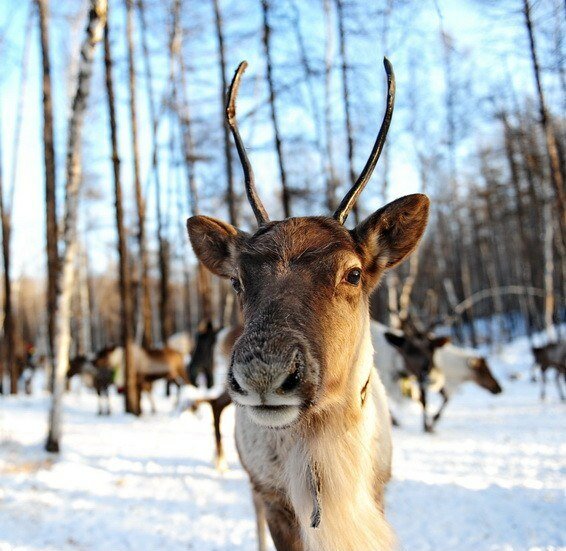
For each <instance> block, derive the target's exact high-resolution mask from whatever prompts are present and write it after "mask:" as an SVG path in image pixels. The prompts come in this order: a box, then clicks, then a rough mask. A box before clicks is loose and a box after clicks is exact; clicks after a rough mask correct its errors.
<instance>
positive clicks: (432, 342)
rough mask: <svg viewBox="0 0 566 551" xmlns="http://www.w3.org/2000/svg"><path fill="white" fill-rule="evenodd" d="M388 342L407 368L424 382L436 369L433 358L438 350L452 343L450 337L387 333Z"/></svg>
mask: <svg viewBox="0 0 566 551" xmlns="http://www.w3.org/2000/svg"><path fill="white" fill-rule="evenodd" d="M385 339H386V340H387V342H388V343H389V344H390V345H391V346H394V347H395V348H396V349H397V350H398V351H399V353H400V354H401V356H402V357H403V360H404V361H405V368H406V369H407V371H408V372H409V373H410V374H411V375H414V376H415V377H416V378H417V379H418V380H419V381H424V380H425V379H426V377H427V376H428V374H429V373H430V371H431V369H432V368H433V367H434V362H433V356H434V351H435V350H436V349H437V348H441V347H442V346H444V345H445V344H446V343H448V342H449V341H450V339H449V338H448V337H428V336H427V335H424V334H423V335H421V334H416V333H412V334H404V335H398V334H396V333H390V332H387V333H385Z"/></svg>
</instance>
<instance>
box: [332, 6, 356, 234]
mask: <svg viewBox="0 0 566 551" xmlns="http://www.w3.org/2000/svg"><path fill="white" fill-rule="evenodd" d="M336 10H337V13H338V39H339V43H340V58H341V70H342V100H343V102H344V117H345V124H346V142H347V144H348V176H349V178H350V185H354V183H355V182H356V180H357V176H356V171H355V169H354V129H353V127H352V106H351V104H350V89H349V85H348V83H349V76H348V70H349V67H348V57H347V53H346V31H345V28H344V2H343V0H336ZM354 220H355V222H356V224H359V222H360V214H359V210H358V206H357V205H355V206H354Z"/></svg>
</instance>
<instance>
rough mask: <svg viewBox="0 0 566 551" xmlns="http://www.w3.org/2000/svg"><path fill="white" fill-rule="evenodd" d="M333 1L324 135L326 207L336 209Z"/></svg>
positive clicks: (327, 11) (327, 13)
mask: <svg viewBox="0 0 566 551" xmlns="http://www.w3.org/2000/svg"><path fill="white" fill-rule="evenodd" d="M330 2H331V0H324V5H323V6H324V27H325V33H324V134H325V142H326V207H327V208H328V211H329V212H331V213H332V212H334V210H335V209H336V207H337V206H338V205H337V201H336V187H337V185H338V176H337V175H336V166H335V163H334V139H333V132H332V109H331V106H332V101H331V99H332V98H331V96H332V67H333V62H334V25H333V24H332V7H331V3H330Z"/></svg>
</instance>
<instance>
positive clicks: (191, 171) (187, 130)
mask: <svg viewBox="0 0 566 551" xmlns="http://www.w3.org/2000/svg"><path fill="white" fill-rule="evenodd" d="M180 10H181V0H174V8H173V24H172V30H171V40H170V56H171V60H170V63H171V70H170V71H171V81H172V82H173V89H172V95H173V100H172V101H173V105H176V103H177V99H176V95H177V87H176V84H175V77H174V70H173V63H174V59H175V57H178V61H179V77H180V81H181V83H180V84H181V86H180V88H181V90H180V91H181V98H180V104H181V105H180V106H179V109H178V110H179V112H180V114H179V120H180V123H181V128H182V136H183V153H184V156H185V166H186V169H187V180H188V186H187V188H188V197H189V204H190V208H191V215H192V216H196V215H198V214H199V205H198V193H197V185H196V178H195V159H196V155H195V151H194V142H193V136H192V121H191V115H190V109H189V99H188V95H187V82H186V68H185V62H184V59H183V36H182V32H181V29H180V25H179V13H180ZM197 290H198V298H199V301H198V304H199V323H201V324H206V323H208V322H209V321H212V297H211V292H212V290H211V284H210V273H209V272H208V270H207V269H206V268H205V267H204V266H203V265H202V263H200V262H199V263H198V266H197Z"/></svg>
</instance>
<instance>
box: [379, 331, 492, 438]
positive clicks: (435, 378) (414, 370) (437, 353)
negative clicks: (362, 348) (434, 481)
mask: <svg viewBox="0 0 566 551" xmlns="http://www.w3.org/2000/svg"><path fill="white" fill-rule="evenodd" d="M372 339H373V342H374V346H376V344H378V343H379V341H380V340H381V339H384V340H385V341H386V342H387V343H389V345H390V349H391V351H390V358H389V361H387V356H386V357H385V358H382V357H381V356H379V357H378V359H377V365H378V368H379V370H380V372H381V373H382V377H383V379H384V380H385V381H388V380H393V379H395V378H397V379H399V378H400V376H402V372H401V371H405V372H406V373H409V374H410V375H413V376H414V377H415V379H416V380H417V385H418V399H419V401H420V402H421V405H422V406H423V428H424V430H425V432H432V431H433V430H434V427H435V425H436V423H438V421H439V420H440V417H441V415H442V412H443V411H444V408H445V407H446V406H447V405H448V402H449V400H450V397H451V396H452V395H453V394H454V393H455V392H456V390H457V388H458V387H459V386H460V385H461V384H462V383H465V382H467V381H472V382H474V383H476V384H477V385H478V386H480V387H482V388H485V389H486V390H488V391H489V392H491V393H492V394H499V393H501V392H502V389H501V386H500V384H499V383H498V382H497V379H495V377H494V376H493V374H492V372H491V370H490V369H489V366H488V365H487V362H486V360H485V358H483V357H481V356H478V355H477V354H476V353H475V352H473V351H469V350H466V349H464V348H460V347H457V346H454V345H453V344H450V342H449V339H448V337H428V336H426V335H414V334H413V335H411V336H409V335H404V334H399V333H392V332H390V331H389V330H388V329H387V328H386V327H384V326H382V325H380V324H378V323H375V322H374V323H373V324H372ZM383 349H386V346H383ZM394 356H399V358H400V359H402V361H403V364H402V368H401V371H400V368H399V363H398V362H397V361H391V360H392V359H393V357H394ZM380 360H381V361H380ZM383 360H386V361H383ZM386 388H387V389H388V390H389V388H390V387H389V386H388V385H387V383H386ZM397 388H398V385H397ZM429 391H434V392H438V393H439V394H440V396H441V397H442V404H441V405H440V408H439V409H438V411H437V412H436V413H435V414H434V415H433V416H432V421H429V420H428V415H427V395H428V392H429ZM398 396H400V393H399V392H393V393H391V394H390V397H392V398H393V399H396V398H397V397H398Z"/></svg>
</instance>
